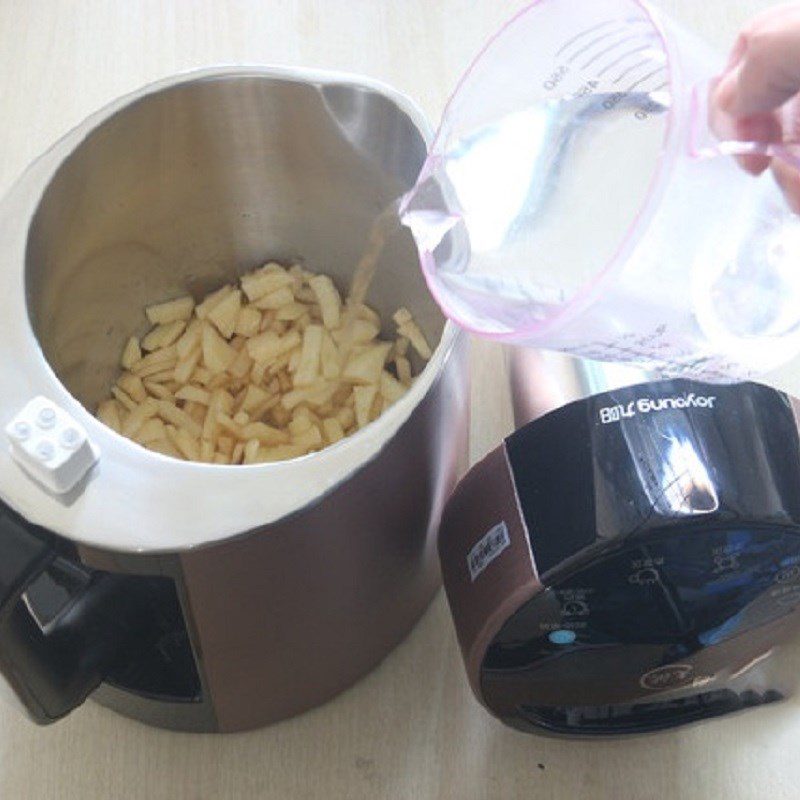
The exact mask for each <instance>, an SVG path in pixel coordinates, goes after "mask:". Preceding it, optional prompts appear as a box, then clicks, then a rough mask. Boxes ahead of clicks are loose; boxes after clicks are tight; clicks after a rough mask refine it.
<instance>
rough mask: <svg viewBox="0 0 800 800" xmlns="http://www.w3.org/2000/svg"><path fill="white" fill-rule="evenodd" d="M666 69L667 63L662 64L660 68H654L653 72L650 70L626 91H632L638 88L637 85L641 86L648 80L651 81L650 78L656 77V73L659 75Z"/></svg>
mask: <svg viewBox="0 0 800 800" xmlns="http://www.w3.org/2000/svg"><path fill="white" fill-rule="evenodd" d="M665 69H666V66H665V65H662V66H660V67H659V68H658V69H654V70H653V71H652V72H649V73H648V74H647V75H645V76H644V77H643V78H639V80H638V81H636V82H635V83H632V84H631V85H630V86H629V87H628V88H627V89H626V90H625V91H626V92H632V91H633V90H634V89H636V88H637V87H639V86H641V85H642V84H643V83H645V82H646V81H649V80H650V78H654V77H655V76H656V75H658V73H659V72H663V71H664V70H665Z"/></svg>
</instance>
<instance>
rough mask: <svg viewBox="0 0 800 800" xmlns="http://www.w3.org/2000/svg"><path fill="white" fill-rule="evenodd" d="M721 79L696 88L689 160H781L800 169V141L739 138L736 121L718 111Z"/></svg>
mask: <svg viewBox="0 0 800 800" xmlns="http://www.w3.org/2000/svg"><path fill="white" fill-rule="evenodd" d="M718 80H719V79H718V78H713V79H711V80H710V81H704V82H703V83H699V84H697V85H695V86H694V87H693V89H692V92H691V99H690V104H689V142H688V150H689V156H690V158H692V159H695V160H697V161H703V160H707V159H710V158H718V157H720V156H748V155H758V156H767V157H769V158H777V159H779V160H780V161H784V162H786V163H787V164H789V165H790V166H792V167H794V168H795V169H800V141H786V140H784V141H781V142H756V141H747V140H744V139H742V138H741V137H740V136H739V133H738V130H737V126H736V120H735V119H734V118H733V117H731V116H730V115H729V114H726V113H725V112H724V111H722V110H720V109H717V108H715V107H714V104H713V102H712V100H711V97H712V94H713V91H714V89H715V88H716V85H717V83H718Z"/></svg>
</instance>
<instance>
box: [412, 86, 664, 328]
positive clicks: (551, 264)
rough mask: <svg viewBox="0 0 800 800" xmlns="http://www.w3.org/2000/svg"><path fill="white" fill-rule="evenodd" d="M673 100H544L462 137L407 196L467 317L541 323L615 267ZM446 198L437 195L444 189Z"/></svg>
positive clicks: (619, 96)
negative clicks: (448, 248)
mask: <svg viewBox="0 0 800 800" xmlns="http://www.w3.org/2000/svg"><path fill="white" fill-rule="evenodd" d="M667 105H668V98H667V95H666V94H665V93H664V92H663V90H661V89H659V90H658V91H653V92H638V91H637V92H626V93H612V92H601V93H593V92H587V93H585V94H583V95H580V96H571V97H564V98H559V99H553V98H545V99H542V100H541V101H539V102H537V103H536V104H534V105H530V106H527V107H525V108H523V109H520V110H517V111H515V112H512V113H509V114H506V115H504V116H503V117H501V118H500V119H497V120H495V121H493V122H491V123H489V124H487V125H485V126H482V127H480V128H478V129H477V130H473V131H469V132H466V133H465V134H463V135H460V136H459V137H458V138H457V139H455V140H453V141H452V142H451V143H450V145H449V146H448V149H447V154H446V158H445V159H444V160H443V161H442V162H441V163H440V165H439V167H438V169H435V170H434V171H433V173H432V174H431V175H430V177H429V179H428V181H424V182H422V183H421V184H420V185H419V186H418V187H417V189H416V190H415V193H414V195H412V196H410V197H408V198H407V199H406V203H405V210H404V214H403V222H404V224H406V225H408V226H409V227H410V228H411V229H412V231H413V232H414V234H415V237H416V238H417V240H418V242H419V241H423V242H427V243H428V246H429V248H430V249H431V251H432V252H433V251H435V250H436V248H437V247H439V246H440V244H441V241H442V238H443V236H444V235H445V234H450V235H451V239H455V240H458V238H459V236H460V237H461V240H462V243H463V246H462V247H460V248H459V247H453V248H452V253H451V254H450V255H449V257H448V256H444V257H442V255H441V253H439V254H438V257H437V258H436V270H437V272H436V278H437V280H438V281H439V282H440V283H441V286H442V287H443V289H444V291H446V292H447V294H448V298H447V300H448V303H451V304H454V305H455V306H456V307H457V308H458V309H460V313H459V314H458V315H459V316H460V317H461V321H463V322H465V323H466V324H467V325H468V326H473V327H475V328H478V329H480V330H483V331H486V330H489V331H490V332H499V333H503V332H506V331H510V330H516V329H518V328H519V327H520V326H524V325H526V324H529V323H531V322H534V321H536V320H540V319H543V318H544V317H546V316H549V315H551V314H552V313H553V311H554V310H557V309H558V308H559V307H560V306H562V305H564V304H565V303H567V302H568V301H569V300H571V299H572V298H573V297H574V296H575V295H576V293H577V292H578V291H579V289H580V288H581V287H582V286H584V285H585V284H586V282H587V281H588V280H589V279H590V278H591V277H592V276H593V275H595V274H597V273H598V271H600V270H601V269H602V267H603V266H604V265H605V264H607V263H609V262H610V261H611V260H612V259H613V257H614V255H615V254H616V253H617V252H618V251H619V249H620V247H621V246H622V244H623V243H624V241H625V237H626V233H627V232H628V231H629V230H630V229H631V227H632V225H633V223H634V222H635V221H636V219H637V215H638V214H639V212H640V210H641V208H642V206H643V204H644V202H645V198H646V197H647V193H648V189H649V188H650V185H651V183H652V181H653V178H654V175H655V172H656V168H657V166H658V163H659V155H660V153H661V150H662V148H663V142H664V122H663V117H664V112H665V111H666V109H667ZM436 193H439V199H438V200H437V199H436V198H435V194H436Z"/></svg>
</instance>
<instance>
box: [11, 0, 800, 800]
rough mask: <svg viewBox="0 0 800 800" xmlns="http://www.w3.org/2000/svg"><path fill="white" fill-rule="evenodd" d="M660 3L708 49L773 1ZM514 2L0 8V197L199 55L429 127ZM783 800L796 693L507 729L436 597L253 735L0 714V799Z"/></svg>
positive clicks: (482, 433)
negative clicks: (283, 71)
mask: <svg viewBox="0 0 800 800" xmlns="http://www.w3.org/2000/svg"><path fill="white" fill-rule="evenodd" d="M661 4H662V6H664V7H665V8H666V9H667V10H668V11H670V12H671V13H673V14H674V15H675V16H676V17H677V18H679V19H680V20H682V21H683V22H684V23H685V24H686V25H687V27H690V28H692V29H694V30H696V31H697V32H698V33H699V34H701V35H702V36H704V37H706V38H707V39H709V40H710V41H712V42H714V43H716V44H718V45H719V46H720V47H727V45H728V43H729V42H730V41H731V40H732V38H733V36H734V33H735V31H736V29H737V27H738V25H739V24H741V22H743V21H744V20H745V19H746V18H747V17H748V16H749V15H750V14H752V13H754V12H755V11H757V10H760V9H762V8H765V7H767V6H768V5H771V4H770V3H769V2H766V0H662V3H661ZM521 5H522V3H521V2H519V1H518V0H0V120H2V125H0V191H3V190H5V189H6V188H7V187H8V185H9V184H10V183H11V181H12V180H13V179H14V177H15V176H16V175H17V174H18V173H19V172H20V171H21V170H22V169H23V168H24V166H25V165H26V164H27V163H28V161H29V160H30V159H32V158H33V157H34V156H36V155H37V154H38V153H39V152H40V151H41V150H43V149H44V148H46V147H47V146H48V144H49V143H51V142H52V141H53V140H54V139H55V138H57V137H58V136H59V135H61V134H63V133H64V132H66V131H67V130H68V129H69V128H70V127H72V126H73V125H75V124H77V123H78V122H80V121H81V120H82V119H83V118H84V117H85V116H86V115H87V114H89V113H90V112H91V111H93V110H95V109H97V108H98V107H100V106H102V105H103V104H105V103H106V102H108V101H109V100H111V99H113V98H114V97H116V96H118V95H120V94H123V93H125V92H128V91H130V90H132V89H135V88H137V87H139V86H141V85H142V84H144V83H147V82H149V81H153V80H155V79H157V78H160V77H162V76H165V75H168V74H170V73H174V72H176V71H179V70H185V69H189V68H194V67H199V66H203V65H208V64H214V63H236V62H240V63H246V62H251V63H274V64H294V65H307V66H318V67H329V68H335V69H341V70H348V71H354V72H363V73H366V74H369V75H372V76H375V77H377V78H381V79H383V80H384V81H387V82H389V83H391V84H393V85H394V86H396V87H397V88H399V89H400V90H402V91H404V92H406V93H408V94H409V95H411V96H412V97H413V98H415V99H416V100H417V102H418V103H419V104H420V105H421V106H422V108H423V109H424V110H425V111H426V112H427V114H428V115H429V116H430V118H431V119H436V118H438V115H439V113H440V111H441V109H442V106H443V103H444V101H445V99H446V97H447V93H448V90H449V89H450V88H451V87H452V86H453V84H454V81H455V80H456V79H457V77H458V76H459V74H460V72H461V71H462V70H463V69H464V67H465V66H466V65H467V63H468V60H469V58H470V56H471V54H473V53H474V52H475V50H476V48H478V47H479V45H480V44H481V43H482V42H483V40H484V39H485V38H486V37H487V35H488V34H490V33H491V32H492V31H493V30H494V29H495V28H496V27H497V26H498V25H499V24H500V23H501V22H502V21H503V20H504V19H505V18H507V17H508V16H509V15H510V14H511V13H512V12H513V11H515V10H516V9H517V8H519V7H521ZM0 268H2V265H0ZM2 302H3V301H2V299H0V319H2ZM474 365H475V370H474V384H475V386H474V390H473V392H474V423H473V448H472V449H473V455H474V456H478V455H480V454H483V453H485V452H487V451H488V450H489V449H491V448H492V447H494V446H495V445H496V443H497V441H498V440H499V439H500V437H501V436H502V435H504V434H505V433H506V432H508V430H509V428H510V414H509V410H508V402H507V397H506V393H505V391H504V387H503V381H502V380H500V379H499V378H498V375H499V372H498V371H499V370H500V369H501V366H500V361H499V359H498V354H497V352H496V351H495V350H494V349H493V348H492V347H490V346H486V345H478V346H477V347H476V349H475V354H474ZM798 375H800V371H799V370H798V369H797V368H796V367H793V368H791V369H788V370H785V371H784V372H783V373H782V375H781V376H780V383H781V384H782V385H784V386H787V387H792V386H794V387H795V388H800V380H797V377H796V376H798ZM0 391H2V389H1V388H0ZM320 668H321V669H324V664H321V665H320ZM798 797H800V704H798V703H792V704H784V705H783V706H781V707H775V708H773V709H765V710H762V711H758V712H754V713H752V714H750V715H746V716H742V717H736V718H733V719H730V720H725V721H721V722H718V723H715V724H711V725H706V726H701V727H699V728H691V729H688V730H682V731H679V732H673V733H668V734H663V735H659V736H655V737H649V738H643V739H636V740H632V741H627V742H603V743H597V742H595V743H592V742H589V743H586V742H564V741H554V740H550V739H544V738H539V737H527V736H523V735H521V734H517V733H514V732H512V731H509V730H506V729H505V728H503V727H502V726H501V725H499V724H498V723H497V722H495V721H494V720H493V719H491V718H490V717H489V716H487V715H486V714H485V713H484V712H482V711H481V710H480V709H479V707H478V706H477V704H476V703H475V702H474V700H473V699H472V697H471V695H470V693H469V690H468V688H467V684H466V680H465V678H464V674H463V670H462V667H461V661H460V657H459V654H458V650H457V647H456V642H455V637H454V634H453V629H452V626H451V623H450V619H449V614H448V611H447V606H446V602H445V600H444V598H443V597H442V596H441V595H440V596H439V597H438V598H437V599H436V600H435V601H434V603H433V605H432V606H431V608H430V610H429V611H428V613H427V615H426V616H425V617H424V619H423V620H422V622H421V623H420V624H419V625H418V627H417V628H416V630H415V631H414V632H413V634H412V635H411V636H410V637H409V638H408V639H407V641H405V642H404V643H403V644H402V645H401V646H400V647H399V648H398V649H397V650H396V651H395V652H394V653H393V654H392V655H391V656H389V657H388V658H387V659H386V661H385V662H384V663H383V664H382V665H381V666H380V667H379V668H378V669H377V670H375V672H374V673H372V674H371V675H370V676H369V677H367V678H366V679H364V680H362V681H361V682H360V683H359V684H358V685H357V686H355V687H354V688H353V689H351V690H350V691H348V692H346V693H345V694H343V695H341V696H340V697H339V698H338V699H336V700H335V701H333V702H331V703H329V704H328V705H326V706H324V707H323V708H320V709H318V710H316V711H313V712H311V713H308V714H306V715H304V716H302V717H300V718H298V719H295V720H291V721H289V722H286V723H283V724H280V725H276V726H274V727H272V728H269V729H266V730H263V731H259V732H256V733H250V734H242V735H236V736H227V737H219V736H216V737H215V736H192V735H179V734H174V733H167V732H163V731H158V730H152V729H149V728H146V727H144V726H142V725H139V724H137V723H135V722H131V721H129V720H126V719H122V718H120V717H117V716H115V715H114V714H112V713H111V712H109V711H106V710H104V709H101V708H98V707H96V706H94V705H92V704H91V703H90V704H87V705H86V706H85V707H84V708H82V709H80V710H78V711H77V712H75V713H74V714H73V715H72V716H71V717H69V718H68V719H66V720H65V721H63V722H61V723H59V724H57V725H55V726H53V727H50V728H46V729H42V728H36V727H35V726H33V725H32V724H31V723H29V722H27V721H26V720H24V719H21V718H19V717H17V716H16V714H15V713H14V712H13V711H11V710H10V709H6V708H5V707H0V799H2V800H12V798H13V799H14V800H16V799H17V798H21V799H23V800H27V798H32V799H35V800H50V798H53V799H54V800H56V799H57V800H79V799H80V800H101V799H102V800H108V799H116V798H131V800H162V799H163V800H184V798H185V799H186V800H201V799H202V800H211V799H212V798H214V799H216V798H221V799H222V800H228V798H231V799H233V798H236V799H237V800H238V799H239V798H292V799H296V800H304V799H305V798H326V799H333V800H337V799H338V798H347V800H359V799H360V798H364V799H365V800H367V799H368V800H381V799H382V798H391V800H402V799H404V798H420V800H428V799H429V798H441V799H442V800H444V799H445V798H448V799H450V798H452V800H479V799H481V800H483V799H485V800H514V799H515V798H526V799H527V798H530V799H531V800H550V799H551V798H559V799H562V798H563V799H566V798H592V799H593V800H671V799H672V798H675V799H676V800H716V799H717V798H726V799H727V800H764V799H765V798H770V800H795V799H796V798H798Z"/></svg>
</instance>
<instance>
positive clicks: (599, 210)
mask: <svg viewBox="0 0 800 800" xmlns="http://www.w3.org/2000/svg"><path fill="white" fill-rule="evenodd" d="M722 66H723V61H722V59H721V57H720V56H719V55H718V54H717V53H715V52H713V51H712V50H710V49H709V48H708V47H707V46H706V45H705V44H704V43H702V42H700V41H699V40H698V39H697V38H695V37H693V36H692V35H690V34H688V33H687V32H685V31H683V30H681V29H680V28H678V27H677V26H676V25H675V24H674V23H673V22H672V21H671V20H669V19H668V18H666V17H665V16H664V15H663V14H662V13H661V12H659V11H657V10H656V9H654V8H653V7H652V6H650V5H648V4H646V3H644V2H639V0H539V2H536V3H534V4H532V5H531V6H529V7H527V8H526V9H524V10H523V11H522V12H520V13H519V14H518V15H517V16H516V17H514V18H513V19H512V20H511V21H510V22H509V23H508V24H507V25H506V26H505V27H504V28H503V29H502V30H501V31H500V32H499V33H497V34H496V35H495V37H494V38H493V39H491V40H490V41H489V43H488V44H487V45H486V47H485V48H484V49H483V51H482V52H481V53H480V55H479V56H478V57H477V59H476V60H475V61H474V62H473V64H472V65H471V67H470V68H469V70H468V71H467V73H466V74H465V75H464V77H463V78H462V80H461V82H460V84H459V86H458V87H457V89H456V92H455V94H454V95H453V97H452V98H451V99H450V102H449V104H448V106H447V108H446V110H445V114H444V117H443V120H442V124H441V128H440V130H439V132H438V134H437V137H436V139H435V141H434V144H433V146H432V148H431V151H430V153H429V157H428V160H427V163H426V164H425V167H424V168H423V170H422V173H421V174H420V177H419V180H418V183H417V185H416V187H415V189H414V190H413V191H412V192H410V193H409V194H408V195H407V196H406V197H405V198H404V199H403V201H402V203H401V217H402V219H403V222H404V224H406V225H407V226H408V227H409V228H410V229H411V231H412V233H413V234H414V237H415V239H416V241H417V246H418V249H419V253H420V258H421V262H422V267H423V270H424V272H425V275H426V277H427V280H428V283H429V286H430V288H431V291H432V292H433V294H434V295H435V297H436V298H437V300H438V301H439V303H440V305H441V306H442V308H443V309H444V311H445V312H446V313H447V314H448V316H450V317H451V318H452V319H454V320H455V321H456V322H458V323H460V324H461V325H462V326H464V327H465V328H468V329H469V330H472V331H473V332H475V333H477V334H480V335H483V336H487V337H490V338H494V339H497V340H501V341H505V342H512V343H520V344H529V345H534V346H537V347H544V348H549V349H556V350H561V351H564V352H568V353H573V354H576V355H580V356H584V357H588V358H594V359H601V360H613V361H636V362H639V363H641V364H642V365H643V366H644V367H645V368H647V369H651V370H658V371H661V372H663V373H667V374H670V375H691V376H695V377H701V378H705V379H710V380H735V379H744V378H749V377H752V376H754V375H757V374H760V373H763V372H765V371H767V370H769V369H772V368H774V367H777V366H779V365H780V364H781V363H783V362H785V361H787V360H788V359H789V358H791V357H792V356H793V355H794V354H795V353H796V352H798V350H800V218H798V217H796V216H795V215H793V214H792V213H791V211H790V210H789V208H788V206H787V204H786V202H785V200H784V199H783V197H782V196H781V194H780V191H779V189H778V188H777V186H776V184H775V182H774V180H773V179H772V177H771V175H769V174H765V175H764V176H762V177H760V178H758V179H756V178H753V177H752V176H750V175H748V174H746V173H744V172H743V171H742V170H741V169H740V168H739V167H738V165H737V164H736V162H735V160H734V159H733V158H732V155H734V154H737V153H748V152H760V153H768V154H770V155H775V156H777V157H780V158H786V159H787V160H789V161H792V162H793V163H797V164H800V159H798V158H796V155H797V153H798V148H794V147H792V146H791V145H787V144H786V143H778V144H775V143H755V142H739V141H735V140H733V139H730V138H728V139H726V138H725V137H724V133H723V134H722V138H720V135H717V134H719V130H717V129H716V128H715V130H717V134H715V133H712V131H711V130H710V128H709V120H708V116H709V114H708V107H709V106H708V90H709V85H710V84H709V82H710V81H711V79H712V78H713V76H714V75H716V74H718V73H719V72H720V71H721V68H722Z"/></svg>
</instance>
